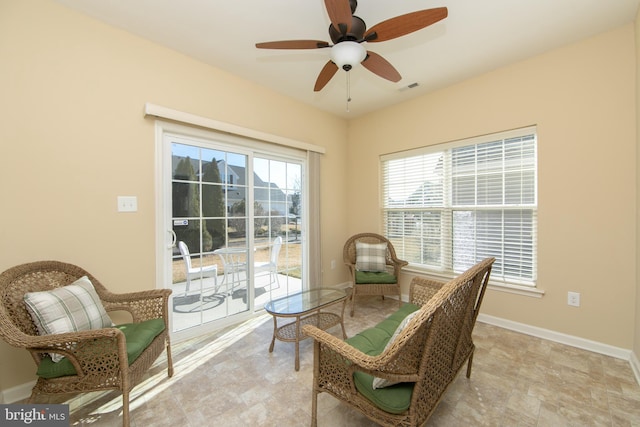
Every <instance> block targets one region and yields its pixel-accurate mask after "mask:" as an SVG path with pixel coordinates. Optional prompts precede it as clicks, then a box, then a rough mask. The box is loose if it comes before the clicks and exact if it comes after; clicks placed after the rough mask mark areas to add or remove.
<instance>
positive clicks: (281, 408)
mask: <svg viewBox="0 0 640 427" xmlns="http://www.w3.org/2000/svg"><path fill="white" fill-rule="evenodd" d="M360 301H361V303H359V304H358V306H357V310H356V316H355V317H354V318H347V319H345V326H346V329H347V334H348V335H349V336H351V335H353V334H355V333H357V332H358V331H359V330H361V329H363V328H364V327H367V326H370V325H373V324H375V323H377V322H379V321H380V320H382V319H383V318H384V317H385V316H386V315H387V314H389V313H391V312H393V311H394V310H395V309H396V308H397V301H393V300H389V299H387V300H384V301H381V300H380V299H379V298H375V297H371V298H362V299H361V300H360ZM272 327H273V321H272V319H271V317H270V316H269V315H262V316H259V317H257V318H256V319H254V320H252V321H249V322H247V323H245V324H243V325H240V326H238V327H236V328H228V329H226V330H223V331H220V332H219V333H217V334H215V335H210V336H206V337H201V338H198V339H193V340H189V341H186V342H182V343H175V344H174V345H173V356H174V366H175V375H174V377H173V378H171V379H169V378H167V377H166V364H165V359H164V356H161V358H160V359H159V360H158V362H157V363H156V364H155V365H154V368H152V371H151V372H150V375H149V377H148V378H147V380H146V381H145V382H144V383H142V384H141V385H138V386H137V387H136V388H135V389H134V391H133V396H132V403H131V425H132V426H135V427H148V426H152V427H155V426H193V427H196V426H197V427H200V426H225V427H226V426H232V425H233V426H286V427H290V426H308V425H309V424H310V418H311V417H310V411H311V381H312V372H311V371H312V363H313V361H312V358H313V351H312V342H311V341H310V340H305V341H303V342H302V343H301V348H300V353H301V360H300V363H301V367H300V371H299V372H295V371H294V369H293V362H294V360H293V358H294V346H293V344H291V343H284V342H279V341H278V342H276V345H275V349H274V351H273V353H269V352H268V347H269V343H270V340H271V334H272ZM331 331H332V332H334V333H335V334H336V335H339V333H340V328H339V327H335V328H333V329H332V330H331ZM474 339H475V343H476V347H477V350H476V354H475V357H474V364H473V372H472V375H471V379H470V380H468V379H467V378H466V377H465V376H464V369H463V371H462V372H461V374H460V375H459V376H458V378H457V380H456V381H455V382H454V383H453V384H452V386H451V387H450V388H449V390H448V391H447V393H446V395H445V396H444V398H443V400H442V401H441V403H440V405H439V406H438V408H437V409H436V412H435V413H434V414H433V416H432V417H431V419H430V420H429V421H428V423H427V425H428V426H553V427H555V426H640V386H638V384H637V382H636V380H635V377H634V375H633V372H632V370H631V368H630V366H629V363H628V362H626V361H623V360H619V359H614V358H611V357H607V356H602V355H599V354H595V353H591V352H588V351H584V350H579V349H575V348H572V347H568V346H565V345H561V344H557V343H554V342H550V341H545V340H542V339H539V338H534V337H530V336H527V335H522V334H519V333H515V332H511V331H508V330H505V329H502V328H498V327H494V326H490V325H487V324H483V323H478V324H477V325H476V328H475V331H474ZM56 401H57V402H60V400H56ZM65 402H67V403H69V404H70V410H71V425H73V426H79V425H91V426H120V425H121V423H122V418H121V414H120V411H121V398H120V396H119V395H118V394H117V393H114V392H111V393H91V394H84V395H78V396H76V397H73V396H72V397H69V398H68V400H65ZM43 403H44V402H43ZM318 411H319V421H318V425H319V426H321V427H323V426H331V427H334V426H349V427H357V426H374V425H375V423H372V422H371V421H369V420H368V419H367V418H365V417H364V416H362V415H360V414H358V413H356V412H354V411H353V410H351V409H350V408H347V407H346V406H345V405H343V404H341V403H339V402H338V401H337V400H336V399H334V398H333V397H331V396H328V395H326V394H321V395H320V397H319V400H318Z"/></svg>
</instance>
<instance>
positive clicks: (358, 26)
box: [329, 15, 367, 44]
mask: <svg viewBox="0 0 640 427" xmlns="http://www.w3.org/2000/svg"><path fill="white" fill-rule="evenodd" d="M345 27H346V26H345ZM365 31H367V24H365V23H364V21H363V20H362V18H360V17H358V16H355V15H354V16H353V17H352V18H351V29H350V31H349V32H348V33H346V32H344V33H343V32H341V31H339V30H336V28H335V27H334V26H333V24H332V25H329V37H331V41H332V42H333V43H334V44H337V43H340V42H343V41H358V42H359V41H362V39H363V38H364V33H365Z"/></svg>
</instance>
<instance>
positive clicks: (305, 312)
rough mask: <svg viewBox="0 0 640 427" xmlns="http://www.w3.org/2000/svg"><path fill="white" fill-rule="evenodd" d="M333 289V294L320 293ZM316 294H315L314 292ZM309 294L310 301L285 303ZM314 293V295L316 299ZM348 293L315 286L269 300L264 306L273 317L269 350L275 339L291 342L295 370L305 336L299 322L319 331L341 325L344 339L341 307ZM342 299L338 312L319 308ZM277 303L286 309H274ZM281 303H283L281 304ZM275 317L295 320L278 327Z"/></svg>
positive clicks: (343, 306) (270, 350)
mask: <svg viewBox="0 0 640 427" xmlns="http://www.w3.org/2000/svg"><path fill="white" fill-rule="evenodd" d="M329 291H330V292H335V293H336V294H334V295H332V296H330V297H329V298H327V297H326V294H325V295H321V294H320V293H322V292H329ZM316 293H317V294H318V295H315V294H316ZM309 295H311V296H312V297H311V298H310V300H307V301H305V303H304V304H302V305H301V306H300V307H298V308H293V309H292V307H295V303H289V302H290V301H292V300H294V299H296V298H298V299H299V298H300V297H301V296H306V297H308V296H309ZM316 296H317V298H316ZM348 296H349V295H348V294H347V293H344V292H343V291H336V290H327V289H316V290H312V291H305V292H302V293H301V294H296V295H291V296H288V297H284V298H281V299H279V300H276V301H270V302H269V303H268V304H267V305H266V306H265V309H266V310H267V311H268V312H269V313H270V314H271V315H272V316H273V338H271V345H270V346H269V353H271V352H273V347H274V345H275V342H276V339H278V340H280V341H285V342H293V343H295V348H296V360H295V369H296V371H299V370H300V341H301V340H303V339H305V338H308V337H307V336H306V335H304V334H303V333H302V331H301V329H302V326H303V325H314V326H316V327H318V328H320V329H322V330H327V329H329V328H331V327H333V326H336V325H340V326H341V327H342V335H343V337H344V338H345V339H346V338H347V333H346V331H345V329H344V321H343V318H344V309H345V307H346V302H347V299H348ZM340 302H342V312H341V314H336V313H331V312H322V311H321V309H322V308H326V307H329V306H331V305H334V304H338V303H340ZM278 303H280V304H281V305H282V307H286V308H287V309H286V310H285V309H282V308H280V309H279V308H278ZM283 303H284V304H283ZM278 317H282V318H284V317H289V318H295V321H293V322H289V323H287V324H285V325H281V326H278Z"/></svg>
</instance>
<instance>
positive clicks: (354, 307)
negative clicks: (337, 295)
mask: <svg viewBox="0 0 640 427" xmlns="http://www.w3.org/2000/svg"><path fill="white" fill-rule="evenodd" d="M355 309H356V294H355V293H352V294H351V313H350V314H351V317H353V313H354V312H355Z"/></svg>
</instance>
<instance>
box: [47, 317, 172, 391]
mask: <svg viewBox="0 0 640 427" xmlns="http://www.w3.org/2000/svg"><path fill="white" fill-rule="evenodd" d="M115 328H118V329H120V330H121V331H122V333H124V336H125V338H126V340H127V359H128V360H129V365H131V364H132V363H133V362H134V361H135V360H136V359H137V358H138V356H140V355H141V354H142V352H143V351H144V349H146V348H147V347H148V346H149V344H151V342H152V341H153V340H154V339H155V337H157V336H158V335H159V334H160V333H161V332H162V331H164V320H162V319H151V320H147V321H145V322H140V323H126V324H123V325H118V326H115ZM36 374H37V375H38V376H39V377H42V378H47V379H49V378H58V377H64V376H67V375H76V370H75V368H74V367H73V365H72V364H71V362H70V361H69V359H67V358H66V357H65V358H63V359H62V360H61V361H60V362H57V363H54V362H53V361H52V360H51V357H45V358H44V359H42V361H41V362H40V365H39V366H38V371H37V372H36Z"/></svg>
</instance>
